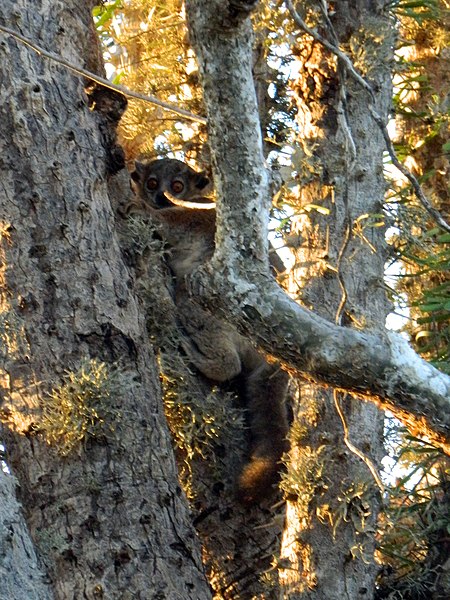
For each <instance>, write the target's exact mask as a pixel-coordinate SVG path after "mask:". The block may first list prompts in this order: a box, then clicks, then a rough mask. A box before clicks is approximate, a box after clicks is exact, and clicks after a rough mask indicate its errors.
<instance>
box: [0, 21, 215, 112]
mask: <svg viewBox="0 0 450 600" xmlns="http://www.w3.org/2000/svg"><path fill="white" fill-rule="evenodd" d="M0 31H3V33H7V34H8V35H10V36H12V37H13V38H14V39H16V40H18V41H19V42H21V43H22V44H25V45H26V46H28V47H29V48H31V49H32V50H34V51H35V52H37V53H38V54H39V55H41V56H44V57H45V58H48V59H49V60H52V61H54V62H56V63H58V64H60V65H62V66H63V67H66V69H69V70H70V71H73V72H74V73H76V74H77V75H82V76H83V77H86V78H87V79H91V80H92V81H95V82H96V83H98V84H100V85H102V86H104V87H106V88H108V89H110V90H115V91H116V92H120V93H121V94H123V95H124V96H127V97H128V98H136V99H137V100H142V102H148V103H149V104H154V105H156V106H160V107H161V108H164V109H165V110H168V111H170V112H173V113H175V114H177V115H180V116H181V117H184V118H185V119H188V120H189V121H196V122H198V123H206V119H205V118H204V117H200V116H199V115H194V114H193V113H191V112H189V111H188V110H184V109H183V108H179V107H178V106H175V105H174V104H170V103H169V102H164V101H163V100H158V98H155V97H154V96H148V95H146V94H140V93H139V92H134V91H132V90H129V89H128V88H126V87H124V86H123V85H116V84H115V83H111V81H108V79H105V78H104V77H100V76H99V75H96V74H95V73H92V72H91V71H87V70H86V69H83V68H82V67H79V66H77V65H74V64H73V63H71V62H69V61H68V60H65V59H64V58H61V56H57V55H56V54H53V53H52V52H48V51H47V50H45V49H44V48H42V47H41V46H38V45H37V44H35V43H34V42H32V41H31V40H30V39H28V38H27V37H25V36H24V35H22V34H21V33H19V32H17V31H14V29H10V28H9V27H5V26H4V25H0Z"/></svg>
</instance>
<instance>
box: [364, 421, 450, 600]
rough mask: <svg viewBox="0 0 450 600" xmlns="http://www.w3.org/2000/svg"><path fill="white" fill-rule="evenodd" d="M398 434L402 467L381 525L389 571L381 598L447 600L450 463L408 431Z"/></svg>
mask: <svg viewBox="0 0 450 600" xmlns="http://www.w3.org/2000/svg"><path fill="white" fill-rule="evenodd" d="M396 435H397V436H399V435H400V436H401V437H402V439H403V446H401V447H398V446H396V447H397V449H399V452H398V456H397V457H396V459H397V461H398V463H399V464H400V465H401V466H402V467H403V469H402V470H401V471H400V472H401V476H400V477H399V478H398V479H397V480H396V482H395V485H392V486H391V487H390V502H389V505H388V508H387V510H386V512H385V513H384V515H383V519H382V522H381V537H380V544H379V553H380V558H381V560H382V562H383V563H384V564H385V565H389V569H387V568H386V567H385V568H384V569H383V571H382V572H381V576H380V579H379V587H378V590H377V595H376V598H377V599H381V598H390V599H398V600H401V599H402V598H405V599H406V598H408V599H417V600H428V598H430V597H433V598H436V600H438V599H440V600H444V599H446V598H448V592H449V590H450V578H449V577H448V573H447V571H446V566H445V565H446V561H447V559H448V556H449V543H448V539H449V533H450V460H449V459H448V457H446V456H445V455H443V453H442V452H441V451H440V450H437V449H436V448H434V447H433V446H431V445H429V444H427V443H426V442H424V441H423V440H420V439H417V438H415V437H413V436H411V435H409V434H407V432H406V430H405V429H404V428H401V429H400V430H399V431H398V430H397V432H396ZM431 592H433V595H431Z"/></svg>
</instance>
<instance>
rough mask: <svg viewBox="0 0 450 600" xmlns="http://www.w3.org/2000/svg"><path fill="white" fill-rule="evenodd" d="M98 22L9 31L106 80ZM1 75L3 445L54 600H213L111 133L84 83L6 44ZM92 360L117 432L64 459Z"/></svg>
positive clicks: (18, 23) (36, 22)
mask: <svg viewBox="0 0 450 600" xmlns="http://www.w3.org/2000/svg"><path fill="white" fill-rule="evenodd" d="M90 8H91V3H90V2H87V1H84V2H67V1H65V2H49V1H47V0H42V1H40V2H38V3H33V6H31V5H30V3H28V2H26V1H25V0H22V1H19V2H16V1H14V2H13V1H9V0H4V1H3V2H2V5H1V8H0V22H1V23H3V24H6V23H8V25H14V27H16V28H17V29H18V30H20V31H22V32H23V33H26V34H27V35H28V36H30V37H31V38H32V39H34V40H35V41H36V42H37V43H39V44H40V45H42V46H44V47H46V48H48V49H51V50H52V51H54V52H56V53H60V54H61V55H62V56H64V57H65V58H67V59H68V60H70V61H72V62H75V63H79V64H81V66H88V67H89V68H91V69H92V68H97V67H98V64H97V61H96V58H95V57H96V56H97V46H96V38H95V33H94V32H93V29H92V23H91V16H90ZM90 57H94V60H92V59H91V58H90ZM0 65H1V70H2V73H1V78H0V97H1V101H0V118H1V120H2V136H1V143H2V153H1V158H0V163H1V170H2V173H3V176H2V186H1V190H0V209H1V223H2V238H1V252H2V287H1V313H2V332H1V333H2V342H3V353H2V356H1V359H2V362H1V372H2V389H1V394H2V417H3V420H4V423H5V425H4V440H5V446H6V449H7V460H8V463H9V465H10V466H11V468H12V470H13V472H14V474H15V475H16V476H17V478H18V479H19V481H20V500H21V502H22V504H23V509H24V513H25V517H26V520H27V523H28V526H29V528H30V531H31V535H32V537H33V539H34V541H35V543H36V544H37V547H38V549H39V552H40V554H41V556H42V557H43V559H44V561H45V565H46V568H47V571H48V574H49V576H50V579H51V583H52V587H53V590H54V594H55V597H56V598H64V599H69V598H89V599H93V598H99V597H104V598H120V599H125V598H149V599H150V598H174V599H175V598H180V599H185V598H192V599H195V600H197V599H199V598H208V597H210V591H209V586H208V584H207V583H206V580H205V578H204V576H203V568H202V564H201V558H200V550H199V545H198V542H197V540H196V537H195V533H194V530H193V529H192V526H191V524H190V520H189V513H188V510H187V505H186V502H185V499H184V496H183V494H182V493H181V490H180V488H179V485H178V481H177V475H176V469H175V465H174V460H173V453H172V449H171V444H170V436H169V433H168V430H167V427H166V423H165V418H164V414H163V410H162V403H161V392H160V388H159V382H158V370H157V367H156V364H155V360H154V356H153V352H152V348H151V347H150V345H149V342H148V336H147V333H146V327H145V322H144V318H143V316H142V312H141V310H140V306H139V304H138V302H137V300H136V297H135V296H134V294H133V286H134V279H133V276H132V274H131V273H130V272H129V270H128V269H127V267H126V265H125V264H124V262H123V258H122V256H121V252H120V249H119V245H118V240H117V236H116V234H115V231H114V225H115V224H114V215H113V212H112V210H111V206H110V202H109V199H108V184H109V185H110V186H111V187H114V186H117V185H118V183H117V181H118V180H117V181H116V180H115V179H112V180H111V179H110V180H109V181H108V174H107V170H106V165H107V162H108V155H109V148H105V147H103V146H102V143H103V144H106V143H107V142H108V136H105V135H104V132H105V128H106V127H107V126H106V122H105V121H104V117H103V116H102V115H98V114H96V113H92V112H90V111H89V109H88V107H87V100H86V97H85V95H84V92H83V82H82V81H80V79H79V78H77V77H74V76H73V75H72V74H70V73H68V72H67V71H66V70H64V69H63V68H59V67H58V66H55V65H54V64H50V63H48V62H45V61H44V60H42V58H40V57H39V56H38V55H37V54H35V53H34V52H32V51H31V50H30V49H29V48H27V47H26V46H24V45H22V44H18V43H17V42H16V41H15V40H12V39H10V38H8V37H5V36H3V35H1V37H0ZM6 345H7V347H6V351H5V346H6ZM87 358H88V359H97V360H98V361H102V362H104V363H105V364H106V365H107V368H108V373H110V374H113V373H115V380H116V383H117V385H116V388H115V391H114V393H111V394H110V395H109V397H108V400H107V401H106V406H104V407H103V409H104V411H105V414H104V416H103V420H104V423H103V425H102V423H101V422H100V421H99V420H98V419H97V421H98V422H97V423H96V418H95V416H94V417H93V421H94V423H93V424H94V425H96V426H97V434H95V433H94V434H93V435H86V436H85V438H84V440H83V441H82V443H81V444H80V445H79V446H78V447H77V448H75V449H73V450H72V451H71V452H70V453H67V455H66V456H61V453H60V452H59V451H58V449H59V450H61V446H58V444H56V445H55V447H51V446H49V445H48V443H47V441H46V439H45V436H44V433H45V431H47V432H48V423H47V429H46V428H45V426H44V425H45V423H44V422H43V420H42V415H43V413H45V414H47V416H48V411H47V413H46V412H45V411H46V408H47V409H48V407H49V402H50V401H51V397H50V396H49V395H48V392H51V390H52V389H53V390H55V389H57V387H58V386H61V383H62V382H64V381H65V380H66V381H67V371H69V372H71V373H72V374H76V373H78V372H79V367H80V363H81V361H82V359H87ZM79 385H83V384H82V383H81V384H79ZM55 386H56V388H55ZM68 389H69V391H70V389H72V391H73V388H70V386H69V388H68ZM101 408H102V407H101V406H99V407H98V409H99V411H100V409H101ZM88 425H89V426H90V425H91V423H90V422H89V423H88V424H87V425H86V426H88ZM94 432H95V429H94ZM53 433H54V434H55V437H56V438H58V431H54V432H53ZM61 438H62V434H61ZM18 567H19V565H18ZM29 597H31V596H29Z"/></svg>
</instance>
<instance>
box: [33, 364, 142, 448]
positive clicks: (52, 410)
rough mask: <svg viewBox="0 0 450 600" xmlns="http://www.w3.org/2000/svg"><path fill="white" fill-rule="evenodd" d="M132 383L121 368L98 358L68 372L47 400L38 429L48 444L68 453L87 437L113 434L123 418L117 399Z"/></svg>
mask: <svg viewBox="0 0 450 600" xmlns="http://www.w3.org/2000/svg"><path fill="white" fill-rule="evenodd" d="M129 383H130V382H129V381H127V377H126V376H125V374H124V373H122V372H121V371H120V370H119V369H118V368H114V367H111V366H109V365H107V364H106V363H104V362H101V361H99V360H96V359H85V360H83V361H82V363H81V365H80V367H79V369H78V370H76V371H66V375H65V377H64V381H63V383H62V384H61V385H59V386H56V387H54V388H53V390H52V391H51V392H50V393H49V394H48V396H47V398H46V399H45V403H44V408H43V418H42V422H41V424H40V427H39V430H40V432H41V433H43V435H44V437H45V440H46V441H47V443H48V444H50V445H52V446H54V447H55V448H56V449H57V450H58V452H59V453H60V454H61V455H63V456H67V455H68V454H69V453H71V452H72V451H73V450H75V449H76V448H78V447H79V446H80V445H81V444H82V443H83V442H85V441H86V440H87V439H88V438H101V437H105V436H108V435H111V434H112V433H113V431H114V425H113V424H114V422H115V421H116V420H117V418H118V417H120V413H119V412H118V410H117V408H115V404H116V400H117V398H118V397H120V396H121V395H123V392H124V388H125V389H126V388H127V387H129Z"/></svg>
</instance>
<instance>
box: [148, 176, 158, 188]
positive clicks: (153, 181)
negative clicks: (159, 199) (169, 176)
mask: <svg viewBox="0 0 450 600" xmlns="http://www.w3.org/2000/svg"><path fill="white" fill-rule="evenodd" d="M146 186H147V189H148V190H152V191H153V190H156V189H157V188H158V180H157V179H156V177H149V178H148V179H147V183H146Z"/></svg>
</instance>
